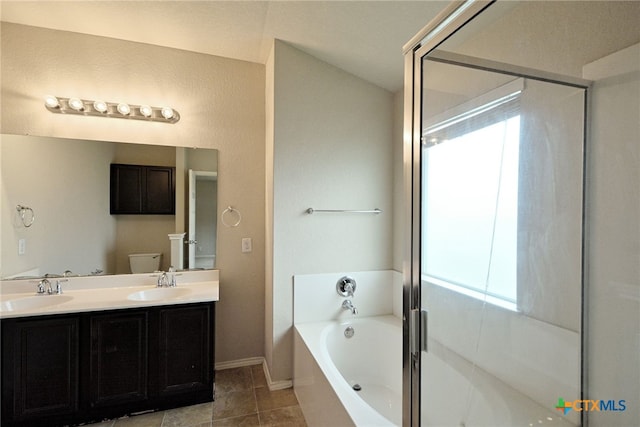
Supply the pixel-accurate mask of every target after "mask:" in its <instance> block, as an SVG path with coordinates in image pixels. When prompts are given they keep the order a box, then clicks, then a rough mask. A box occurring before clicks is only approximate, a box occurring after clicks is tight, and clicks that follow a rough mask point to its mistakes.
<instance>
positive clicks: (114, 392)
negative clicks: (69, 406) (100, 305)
mask: <svg viewBox="0 0 640 427" xmlns="http://www.w3.org/2000/svg"><path fill="white" fill-rule="evenodd" d="M147 317H148V314H147V312H146V311H123V312H111V313H109V314H104V315H97V316H91V318H90V321H89V323H90V331H91V332H90V337H91V338H90V339H91V352H90V366H89V395H90V406H91V407H92V408H96V407H103V406H113V405H119V404H128V403H132V402H139V401H143V400H146V399H147V359H148V354H147V353H148V346H147V327H148V320H147Z"/></svg>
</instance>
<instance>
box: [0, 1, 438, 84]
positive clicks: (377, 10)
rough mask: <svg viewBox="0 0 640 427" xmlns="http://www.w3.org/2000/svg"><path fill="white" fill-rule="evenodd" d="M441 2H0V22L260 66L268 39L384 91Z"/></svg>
mask: <svg viewBox="0 0 640 427" xmlns="http://www.w3.org/2000/svg"><path fill="white" fill-rule="evenodd" d="M448 3H449V1H435V0H422V1H415V0H414V1H238V0H236V1H215V0H208V1H5V0H2V1H0V18H1V20H2V21H6V22H13V23H18V24H24V25H33V26H37V27H45V28H51V29H56V30H65V31H73V32H78V33H84V34H92V35H97V36H104V37H112V38H117V39H122V40H130V41H135V42H140V43H149V44H154V45H159V46H166V47H172V48H177V49H184V50H189V51H193V52H201V53H205V54H210V55H218V56H224V57H228V58H234V59H240V60H244V61H250V62H257V63H265V62H266V60H267V56H268V54H269V49H270V46H271V40H272V39H274V38H276V39H280V40H283V41H285V42H288V43H290V44H291V45H293V46H295V47H297V48H299V49H301V50H303V51H305V52H307V53H309V54H311V55H313V56H315V57H317V58H319V59H321V60H324V61H326V62H328V63H330V64H333V65H335V66H337V67H340V68H342V69H343V70H346V71H348V72H350V73H352V74H355V75H357V76H359V77H361V78H363V79H365V80H368V81H370V82H372V83H374V84H376V85H378V86H381V87H383V88H385V89H388V90H391V91H396V90H399V89H400V88H401V87H402V84H403V75H404V71H403V57H402V46H403V45H404V44H405V43H406V42H407V41H409V39H410V38H411V37H412V36H413V35H415V34H416V33H417V32H418V31H420V30H421V29H422V28H423V27H424V26H425V25H426V24H427V23H428V22H429V21H430V20H431V19H432V18H433V17H434V16H435V15H437V14H438V13H439V12H440V11H441V10H442V9H443V8H445V7H446V5H447V4H448Z"/></svg>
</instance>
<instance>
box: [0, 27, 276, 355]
mask: <svg viewBox="0 0 640 427" xmlns="http://www.w3.org/2000/svg"><path fill="white" fill-rule="evenodd" d="M1 31H2V34H1V36H2V39H1V43H2V44H1V73H2V74H1V78H2V81H1V84H2V87H1V89H2V92H1V93H0V95H1V97H0V99H1V101H2V106H1V113H2V119H1V120H2V122H1V128H0V133H6V134H19V135H27V134H28V135H40V136H54V137H63V138H78V139H87V140H111V141H125V142H133V143H147V144H157V145H177V146H183V147H203V148H216V149H218V150H219V158H218V161H219V164H218V167H219V181H218V184H219V187H218V190H219V193H218V203H219V206H228V205H231V206H233V207H234V208H237V209H238V210H239V211H240V212H241V213H242V223H241V224H240V225H239V226H238V227H235V228H227V227H224V226H223V225H222V224H221V223H220V219H218V230H219V232H218V257H217V265H218V267H219V269H220V277H221V280H220V302H219V303H218V304H217V314H216V321H217V324H216V361H218V362H223V361H229V360H236V359H242V358H248V357H258V356H262V355H263V352H264V334H263V331H264V268H265V266H264V259H265V256H264V255H265V254H264V221H265V218H264V176H265V151H264V132H265V130H264V129H265V128H264V126H265V121H264V116H265V111H264V105H265V102H264V95H265V67H264V66H263V65H260V64H254V63H248V62H243V61H237V60H232V59H227V58H221V57H215V56H209V55H202V54H197V53H191V52H187V51H181V50H176V49H169V48H163V47H158V46H150V45H143V44H139V43H130V42H124V41H120V40H114V39H108V38H102V37H94V36H86V35H81V34H76V33H69V32H62V31H52V30H46V29H41V28H36V27H28V26H22V25H15V24H8V23H4V22H3V23H2V27H1ZM47 94H53V95H58V96H73V95H75V96H79V97H81V98H87V99H98V98H101V99H105V100H107V101H124V102H129V103H132V104H142V103H149V104H151V105H156V106H161V105H170V106H172V107H174V108H176V109H177V110H178V111H179V112H180V114H181V120H180V122H178V123H177V124H174V125H167V124H164V123H148V122H142V121H134V120H131V121H128V120H116V119H113V120H112V119H103V118H99V117H98V118H94V117H81V116H65V115H61V114H51V113H50V112H48V111H47V110H46V109H45V108H44V105H43V97H44V96H45V95H47ZM55 167H61V165H52V168H55ZM68 202H69V204H71V203H73V202H75V201H73V200H69V201H68ZM242 237H251V238H252V239H253V252H251V253H248V254H243V253H241V250H240V248H241V246H240V242H241V238H242Z"/></svg>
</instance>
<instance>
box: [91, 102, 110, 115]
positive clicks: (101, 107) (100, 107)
mask: <svg viewBox="0 0 640 427" xmlns="http://www.w3.org/2000/svg"><path fill="white" fill-rule="evenodd" d="M93 108H94V109H95V110H96V111H97V112H99V113H106V112H107V103H106V102H104V101H95V102H94V103H93Z"/></svg>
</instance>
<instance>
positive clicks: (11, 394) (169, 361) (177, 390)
mask: <svg viewBox="0 0 640 427" xmlns="http://www.w3.org/2000/svg"><path fill="white" fill-rule="evenodd" d="M214 309H215V307H214V303H213V302H211V303H197V304H184V305H170V306H156V307H149V308H144V309H127V310H114V311H103V312H95V313H93V312H92V313H78V314H68V315H56V316H42V317H25V318H16V319H4V320H2V321H1V322H0V323H1V327H2V426H47V427H50V426H63V425H73V424H79V423H86V422H95V421H100V420H103V419H110V418H116V417H121V416H124V415H128V414H132V413H137V412H142V411H151V410H164V409H170V408H175V407H179V406H186V405H193V404H197V403H204V402H211V401H212V400H213V388H214V386H213V384H214V369H213V367H214V359H213V354H214V335H213V330H214V324H213V322H214Z"/></svg>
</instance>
